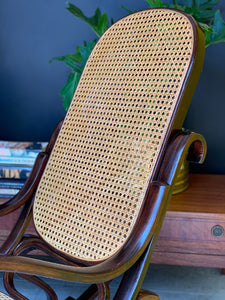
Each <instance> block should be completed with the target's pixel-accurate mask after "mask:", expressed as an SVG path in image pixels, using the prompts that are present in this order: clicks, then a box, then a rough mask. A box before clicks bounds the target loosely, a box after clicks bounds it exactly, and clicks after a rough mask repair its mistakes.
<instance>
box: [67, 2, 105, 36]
mask: <svg viewBox="0 0 225 300" xmlns="http://www.w3.org/2000/svg"><path fill="white" fill-rule="evenodd" d="M67 5H68V7H67V10H68V11H69V12H71V13H72V14H73V15H74V16H75V17H77V18H79V19H81V20H83V21H84V22H86V23H87V24H88V25H89V26H90V27H91V29H92V30H93V31H94V32H95V34H96V35H97V36H98V37H100V36H101V35H102V33H103V32H102V29H103V28H104V27H106V23H107V28H108V26H109V25H108V17H107V14H104V15H103V16H102V15H101V11H100V9H99V8H97V9H96V10H95V14H94V15H93V16H92V17H87V16H85V15H84V13H83V12H82V11H81V10H80V9H79V8H78V7H77V6H75V5H74V4H72V3H70V2H67ZM106 20H107V21H106Z"/></svg>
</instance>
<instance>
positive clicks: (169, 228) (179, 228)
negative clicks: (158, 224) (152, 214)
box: [155, 217, 225, 255]
mask: <svg viewBox="0 0 225 300" xmlns="http://www.w3.org/2000/svg"><path fill="white" fill-rule="evenodd" d="M215 226H219V227H215ZM213 228H214V234H217V235H219V234H222V235H221V236H215V235H213V233H212V229H213ZM223 228H224V229H225V221H223V220H220V221H217V220H215V219H213V220H210V219H199V218H198V219H195V218H193V219H192V218H168V217H166V218H165V220H164V222H163V225H162V229H161V231H160V234H159V238H158V241H157V243H156V248H155V251H160V252H180V253H198V254H212V255H213V254H214V255H225V233H223Z"/></svg>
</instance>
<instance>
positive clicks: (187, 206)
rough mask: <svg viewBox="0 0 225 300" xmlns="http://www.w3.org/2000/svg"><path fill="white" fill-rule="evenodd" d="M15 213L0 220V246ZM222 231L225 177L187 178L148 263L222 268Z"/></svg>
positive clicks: (224, 227) (224, 262)
mask: <svg viewBox="0 0 225 300" xmlns="http://www.w3.org/2000/svg"><path fill="white" fill-rule="evenodd" d="M3 201H4V200H3V199H1V203H2V202H3ZM18 213H19V212H15V213H13V214H10V215H8V216H5V217H1V218H0V228H1V229H0V243H2V242H3V240H5V238H6V236H7V235H8V233H9V231H10V228H12V226H13V224H14V223H15V220H16V217H17V215H18ZM223 230H225V175H207V174H191V175H190V186H189V188H188V189H187V190H186V191H185V192H183V193H180V194H178V195H175V196H172V199H171V202H170V205H169V208H168V211H167V213H166V217H165V220H164V222H163V226H162V229H161V232H160V235H159V239H158V241H157V244H156V248H155V250H154V253H153V256H152V260H151V262H152V263H159V264H173V265H187V266H206V267H219V268H225V233H224V231H223ZM28 232H29V233H34V232H35V230H34V228H33V226H32V225H31V226H29V228H28Z"/></svg>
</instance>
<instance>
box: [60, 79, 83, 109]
mask: <svg viewBox="0 0 225 300" xmlns="http://www.w3.org/2000/svg"><path fill="white" fill-rule="evenodd" d="M80 77H81V73H80V74H78V73H70V75H69V77H68V80H67V83H66V84H65V85H64V86H63V87H62V89H61V91H60V97H61V98H63V108H64V109H65V110H67V109H68V108H69V105H70V103H71V100H72V98H73V95H74V92H75V90H76V87H77V85H78V82H79V79H80Z"/></svg>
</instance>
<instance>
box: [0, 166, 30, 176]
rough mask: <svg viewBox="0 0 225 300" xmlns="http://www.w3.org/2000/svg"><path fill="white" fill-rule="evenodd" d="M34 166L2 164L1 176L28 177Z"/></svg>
mask: <svg viewBox="0 0 225 300" xmlns="http://www.w3.org/2000/svg"><path fill="white" fill-rule="evenodd" d="M31 170H32V167H6V166H2V165H1V166H0V178H8V179H10V178H14V179H27V178H28V177H29V175H30V172H31Z"/></svg>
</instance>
